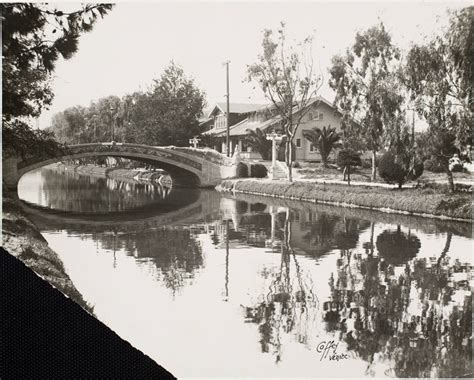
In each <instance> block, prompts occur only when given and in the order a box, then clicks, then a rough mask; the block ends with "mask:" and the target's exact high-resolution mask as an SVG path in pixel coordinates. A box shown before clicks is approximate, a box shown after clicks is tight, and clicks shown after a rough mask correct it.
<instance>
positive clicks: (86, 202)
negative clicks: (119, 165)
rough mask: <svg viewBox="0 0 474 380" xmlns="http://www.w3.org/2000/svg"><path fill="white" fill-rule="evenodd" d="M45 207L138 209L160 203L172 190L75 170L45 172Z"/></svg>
mask: <svg viewBox="0 0 474 380" xmlns="http://www.w3.org/2000/svg"><path fill="white" fill-rule="evenodd" d="M41 176H42V187H41V191H42V194H43V195H44V201H45V205H46V206H48V207H50V208H53V209H57V210H66V211H76V212H108V211H123V210H126V209H130V208H137V207H140V206H143V205H146V204H148V203H150V202H154V201H159V200H162V199H164V198H166V197H167V196H168V195H169V189H167V188H164V187H162V186H160V185H159V184H151V183H150V184H148V183H138V182H124V181H119V180H114V179H111V178H99V177H92V176H84V175H80V174H78V173H75V172H72V171H63V172H58V171H57V170H55V169H48V168H43V169H42V170H41Z"/></svg>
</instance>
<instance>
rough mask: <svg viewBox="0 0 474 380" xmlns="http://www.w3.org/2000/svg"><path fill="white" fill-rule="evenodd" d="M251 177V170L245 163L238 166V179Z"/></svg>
mask: <svg viewBox="0 0 474 380" xmlns="http://www.w3.org/2000/svg"><path fill="white" fill-rule="evenodd" d="M248 176H249V169H248V167H247V165H245V164H244V163H243V162H239V164H238V165H237V178H247V177H248Z"/></svg>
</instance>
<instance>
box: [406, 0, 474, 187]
mask: <svg viewBox="0 0 474 380" xmlns="http://www.w3.org/2000/svg"><path fill="white" fill-rule="evenodd" d="M473 30H474V7H467V8H464V9H461V10H459V11H455V12H453V13H452V14H451V17H450V23H449V27H448V28H447V30H445V31H444V32H443V33H441V34H440V35H438V36H436V37H434V38H433V39H432V40H431V41H429V42H428V43H426V44H424V45H414V46H413V47H412V48H411V49H410V51H409V52H408V56H407V62H406V66H405V69H404V72H403V74H404V75H403V79H404V83H405V85H406V86H407V88H408V89H409V91H410V94H411V98H412V100H413V101H414V102H415V104H416V107H417V112H418V114H419V115H420V116H422V117H424V118H425V119H426V121H427V122H428V125H429V129H428V133H426V134H425V137H427V138H429V142H428V141H425V144H426V146H425V148H424V150H425V152H424V153H425V155H424V156H425V158H430V159H432V160H434V161H436V162H438V163H439V164H440V166H443V167H444V168H445V172H446V174H447V177H448V183H449V186H450V188H451V191H454V182H453V178H452V173H451V171H450V170H449V159H450V158H451V157H452V155H453V154H454V153H458V152H459V151H460V150H463V149H464V148H465V147H466V145H468V144H469V143H470V141H471V131H472V127H473V114H472V105H473V87H472V80H473V78H472V67H473V61H472V60H473V57H474V43H473V38H474V37H473V36H474V33H473Z"/></svg>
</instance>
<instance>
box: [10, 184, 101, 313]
mask: <svg viewBox="0 0 474 380" xmlns="http://www.w3.org/2000/svg"><path fill="white" fill-rule="evenodd" d="M18 202H19V200H18V198H17V197H16V196H15V194H13V193H11V192H9V191H8V190H5V189H3V214H2V235H3V236H2V237H3V242H2V246H3V248H4V249H5V250H7V251H8V252H9V253H10V254H11V255H13V256H15V257H16V258H18V259H20V260H21V261H22V262H23V263H24V264H25V265H26V266H28V267H29V268H31V269H32V270H33V271H35V273H36V274H38V275H39V276H41V277H42V278H43V279H45V280H46V281H48V282H49V283H50V284H51V285H53V286H54V287H55V288H57V289H59V290H60V291H61V292H62V293H64V294H65V295H67V296H68V297H69V298H71V299H72V300H74V301H75V302H76V303H78V304H79V305H80V306H82V307H83V308H84V309H85V310H87V311H89V312H90V313H92V311H93V310H92V308H91V307H90V306H89V305H88V304H87V303H86V302H85V301H84V299H83V298H82V295H81V294H80V293H79V291H78V290H77V289H76V287H75V286H74V285H73V283H72V281H71V279H70V278H69V276H68V275H67V273H66V270H65V269H64V265H63V263H62V261H61V259H60V258H59V256H58V255H57V253H56V252H54V251H53V250H52V249H51V248H50V247H49V245H48V243H47V241H46V240H45V239H44V237H43V236H42V235H41V233H40V232H39V230H38V228H37V227H36V225H35V224H34V223H32V222H31V221H30V220H29V219H28V218H27V217H26V216H25V214H24V212H23V211H22V209H21V207H20V205H19V204H18Z"/></svg>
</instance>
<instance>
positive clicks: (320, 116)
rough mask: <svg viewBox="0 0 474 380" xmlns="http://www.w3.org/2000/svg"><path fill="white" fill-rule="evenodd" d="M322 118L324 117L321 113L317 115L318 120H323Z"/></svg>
mask: <svg viewBox="0 0 474 380" xmlns="http://www.w3.org/2000/svg"><path fill="white" fill-rule="evenodd" d="M323 116H324V115H323V114H322V112H320V113H319V120H323Z"/></svg>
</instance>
